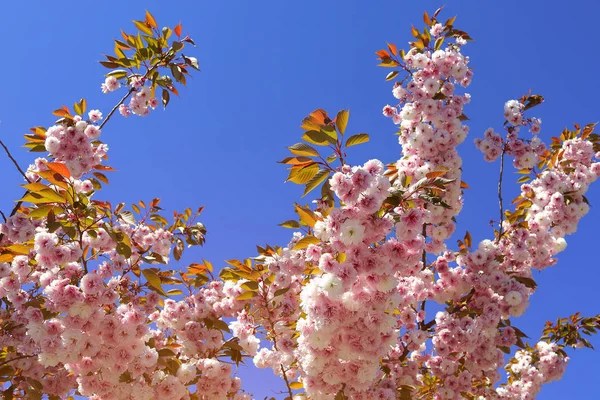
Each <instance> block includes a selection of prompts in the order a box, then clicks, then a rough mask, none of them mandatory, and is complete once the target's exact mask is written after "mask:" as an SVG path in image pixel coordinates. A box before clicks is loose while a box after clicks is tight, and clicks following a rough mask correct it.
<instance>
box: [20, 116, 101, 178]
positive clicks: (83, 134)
mask: <svg viewBox="0 0 600 400" xmlns="http://www.w3.org/2000/svg"><path fill="white" fill-rule="evenodd" d="M89 117H90V119H89V121H84V120H83V119H82V118H81V116H75V117H74V118H73V122H74V124H73V126H66V125H63V124H59V125H54V126H52V127H50V128H49V129H48V131H47V132H46V142H45V146H46V150H47V151H48V153H49V154H50V155H51V156H52V157H54V159H56V160H57V161H61V162H64V163H65V165H66V166H67V167H68V168H69V171H70V172H71V175H72V176H73V177H74V178H79V177H81V176H82V175H83V174H85V173H87V172H89V171H90V170H92V168H93V167H94V166H95V165H98V164H100V163H101V162H102V157H104V156H105V155H106V152H107V150H108V146H107V145H105V144H102V143H94V140H96V139H98V137H100V128H99V127H98V126H96V125H94V123H95V122H98V121H99V120H100V118H102V114H101V113H100V112H99V111H97V110H93V111H90V113H89ZM46 169H47V168H46ZM43 170H45V169H44V167H43V166H42V165H39V163H36V164H35V165H33V166H31V167H30V172H29V175H28V178H29V179H30V180H35V179H36V178H37V176H36V174H35V171H43Z"/></svg>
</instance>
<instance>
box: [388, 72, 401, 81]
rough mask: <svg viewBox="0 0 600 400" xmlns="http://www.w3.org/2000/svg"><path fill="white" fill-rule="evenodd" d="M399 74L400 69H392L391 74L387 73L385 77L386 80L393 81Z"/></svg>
mask: <svg viewBox="0 0 600 400" xmlns="http://www.w3.org/2000/svg"><path fill="white" fill-rule="evenodd" d="M397 75H398V71H392V72H390V73H389V74H387V76H386V77H385V80H386V81H391V80H392V79H394V78H395V77H396V76H397Z"/></svg>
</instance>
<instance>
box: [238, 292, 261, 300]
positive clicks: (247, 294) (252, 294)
mask: <svg viewBox="0 0 600 400" xmlns="http://www.w3.org/2000/svg"><path fill="white" fill-rule="evenodd" d="M256 296H258V294H257V293H256V292H245V293H242V294H240V295H239V296H238V297H236V298H235V299H236V300H250V299H251V298H253V297H256Z"/></svg>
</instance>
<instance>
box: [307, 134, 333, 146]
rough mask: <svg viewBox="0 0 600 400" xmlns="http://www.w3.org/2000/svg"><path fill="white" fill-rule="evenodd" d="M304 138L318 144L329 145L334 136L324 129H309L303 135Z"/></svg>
mask: <svg viewBox="0 0 600 400" xmlns="http://www.w3.org/2000/svg"><path fill="white" fill-rule="evenodd" d="M302 139H303V140H305V141H307V142H308V143H311V144H316V145H317V146H327V145H328V144H329V143H332V138H331V137H330V136H329V135H327V134H326V133H324V132H323V131H307V132H305V133H304V135H302ZM333 143H335V141H333Z"/></svg>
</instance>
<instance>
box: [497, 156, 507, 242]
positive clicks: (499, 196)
mask: <svg viewBox="0 0 600 400" xmlns="http://www.w3.org/2000/svg"><path fill="white" fill-rule="evenodd" d="M504 153H506V146H505V145H503V146H502V155H501V156H500V178H499V179H498V204H499V206H500V223H499V228H498V240H500V238H501V237H502V229H503V228H502V224H503V222H504V205H503V204H502V175H503V173H504Z"/></svg>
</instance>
